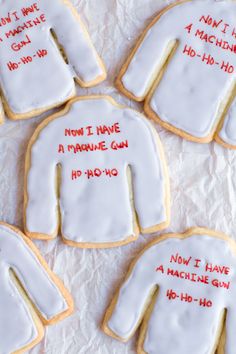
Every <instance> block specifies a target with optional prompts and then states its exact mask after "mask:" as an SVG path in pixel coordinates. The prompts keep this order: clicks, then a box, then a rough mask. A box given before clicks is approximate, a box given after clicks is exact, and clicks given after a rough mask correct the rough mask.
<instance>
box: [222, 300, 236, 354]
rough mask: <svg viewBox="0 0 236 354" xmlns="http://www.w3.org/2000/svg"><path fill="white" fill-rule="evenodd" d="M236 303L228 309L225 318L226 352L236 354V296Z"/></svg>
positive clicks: (226, 353)
mask: <svg viewBox="0 0 236 354" xmlns="http://www.w3.org/2000/svg"><path fill="white" fill-rule="evenodd" d="M233 301H234V304H233V306H232V307H230V308H228V309H227V313H226V320H225V352H224V353H225V354H234V352H235V345H236V336H235V333H236V306H235V296H234V297H233Z"/></svg>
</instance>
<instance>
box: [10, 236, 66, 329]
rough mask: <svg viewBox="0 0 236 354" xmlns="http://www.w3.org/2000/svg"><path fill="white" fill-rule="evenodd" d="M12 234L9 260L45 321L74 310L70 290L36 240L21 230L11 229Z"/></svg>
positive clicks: (47, 321) (48, 321)
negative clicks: (31, 239) (68, 290)
mask: <svg viewBox="0 0 236 354" xmlns="http://www.w3.org/2000/svg"><path fill="white" fill-rule="evenodd" d="M8 237H9V242H8V247H9V249H10V251H9V252H8V256H7V261H8V263H9V265H10V267H11V269H12V270H13V272H14V273H15V275H16V277H17V279H18V280H19V282H20V284H21V285H22V286H23V288H24V290H25V291H26V292H27V294H28V296H29V298H30V300H31V301H32V303H33V304H34V306H35V308H36V309H37V312H38V313H39V314H40V317H41V318H42V319H43V320H44V322H45V324H47V323H51V322H52V321H55V320H56V318H59V316H60V315H62V314H65V315H66V314H67V313H68V312H70V304H69V300H68V301H67V300H66V298H70V296H69V295H68V293H67V290H66V289H65V288H64V285H63V284H62V283H61V282H60V281H59V279H58V278H57V277H56V276H55V275H54V274H53V273H52V272H51V270H50V269H49V268H48V266H47V265H46V262H45V261H44V260H43V258H42V257H41V255H40V254H39V252H38V250H37V249H36V248H35V247H34V245H33V244H32V242H31V241H28V240H27V239H26V238H25V237H24V236H21V235H18V234H17V233H12V232H8ZM71 301H72V300H71Z"/></svg>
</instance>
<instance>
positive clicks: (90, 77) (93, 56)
mask: <svg viewBox="0 0 236 354" xmlns="http://www.w3.org/2000/svg"><path fill="white" fill-rule="evenodd" d="M53 13H54V16H53V19H52V22H53V31H54V32H55V34H56V37H57V40H58V42H59V43H60V45H62V47H63V49H64V51H65V54H66V57H67V60H68V64H69V65H70V66H71V68H72V70H73V72H74V74H75V78H76V79H77V80H78V82H79V84H80V85H81V86H82V87H89V86H93V85H95V84H97V83H99V82H101V81H103V80H104V79H105V77H106V73H105V68H104V65H103V63H102V61H101V59H100V58H99V56H98V54H97V52H96V50H95V48H94V46H93V44H92V42H91V39H90V37H89V34H88V32H87V30H86V28H85V26H84V24H83V23H82V21H81V20H80V17H79V14H78V13H77V11H76V9H75V8H74V7H73V5H72V4H71V3H70V1H69V0H56V1H55V11H54V12H53ZM55 14H56V15H55Z"/></svg>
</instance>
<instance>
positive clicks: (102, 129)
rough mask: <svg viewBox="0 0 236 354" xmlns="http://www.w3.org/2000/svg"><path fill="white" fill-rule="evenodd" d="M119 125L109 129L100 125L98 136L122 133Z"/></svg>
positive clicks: (116, 124)
mask: <svg viewBox="0 0 236 354" xmlns="http://www.w3.org/2000/svg"><path fill="white" fill-rule="evenodd" d="M120 132H121V131H120V127H119V123H115V124H113V125H112V126H110V127H108V126H106V125H100V126H98V127H97V135H104V134H107V135H111V134H115V133H116V134H118V133H120Z"/></svg>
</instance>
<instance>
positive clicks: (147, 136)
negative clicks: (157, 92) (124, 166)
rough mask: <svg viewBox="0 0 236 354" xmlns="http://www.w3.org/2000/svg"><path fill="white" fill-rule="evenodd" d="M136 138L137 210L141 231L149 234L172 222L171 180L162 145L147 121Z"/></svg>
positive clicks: (134, 176)
mask: <svg viewBox="0 0 236 354" xmlns="http://www.w3.org/2000/svg"><path fill="white" fill-rule="evenodd" d="M133 138H134V139H135V141H134V142H133V147H134V148H133V150H134V151H133V153H132V156H133V158H132V161H131V166H130V167H131V173H132V187H133V197H134V208H135V210H136V212H137V217H138V221H139V225H140V229H141V232H143V233H149V232H154V231H157V230H159V229H162V228H164V227H167V225H168V223H169V177H168V172H167V166H166V162H165V156H164V151H163V148H162V145H161V142H160V140H159V137H158V135H157V133H156V131H155V129H154V127H153V126H152V125H151V124H150V123H149V122H148V121H147V120H146V119H142V120H141V119H140V120H139V122H138V124H137V127H136V129H135V133H134V134H133Z"/></svg>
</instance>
